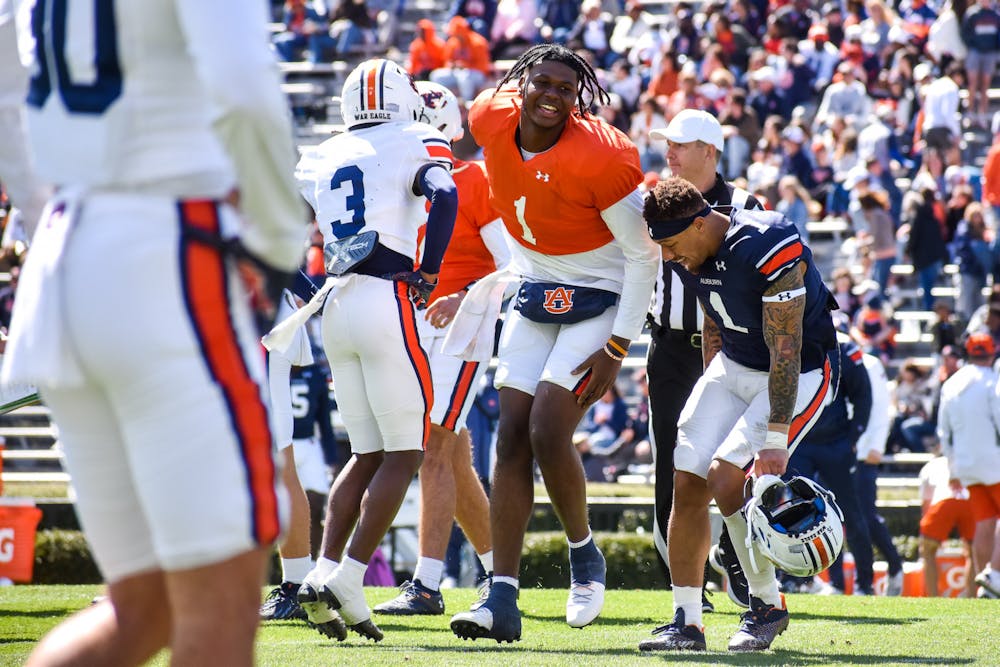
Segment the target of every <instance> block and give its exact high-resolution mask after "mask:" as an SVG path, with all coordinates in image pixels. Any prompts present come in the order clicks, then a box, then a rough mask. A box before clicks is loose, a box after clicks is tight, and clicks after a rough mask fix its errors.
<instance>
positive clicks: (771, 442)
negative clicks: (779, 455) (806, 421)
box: [761, 429, 788, 451]
mask: <svg viewBox="0 0 1000 667" xmlns="http://www.w3.org/2000/svg"><path fill="white" fill-rule="evenodd" d="M761 449H762V450H764V449H780V450H783V451H787V450H788V434H787V433H782V432H781V431H772V430H770V429H768V431H767V435H766V436H765V437H764V444H763V446H761Z"/></svg>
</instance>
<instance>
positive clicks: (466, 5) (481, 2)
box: [448, 0, 497, 39]
mask: <svg viewBox="0 0 1000 667" xmlns="http://www.w3.org/2000/svg"><path fill="white" fill-rule="evenodd" d="M496 15H497V0H454V3H453V4H452V6H451V10H450V11H449V12H448V19H449V21H450V20H451V19H452V18H454V17H456V16H461V17H462V18H464V19H465V20H466V23H467V25H468V27H469V28H471V29H472V30H473V31H475V32H476V33H478V34H479V35H480V36H481V37H483V38H484V39H489V38H490V30H491V29H492V28H493V20H494V18H496Z"/></svg>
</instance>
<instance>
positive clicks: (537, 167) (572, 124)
mask: <svg viewBox="0 0 1000 667" xmlns="http://www.w3.org/2000/svg"><path fill="white" fill-rule="evenodd" d="M520 109H521V96H520V94H519V93H518V92H517V91H516V90H514V89H507V88H505V89H503V90H501V91H500V92H498V93H497V94H496V96H495V97H494V96H493V91H492V90H487V91H485V92H483V93H481V94H480V95H479V97H478V98H476V101H475V102H474V103H473V105H472V109H471V111H470V112H469V127H470V129H471V130H472V135H473V136H474V137H475V139H476V142H477V143H478V144H479V145H480V146H482V147H483V153H484V156H485V158H486V168H487V170H488V175H489V183H490V188H491V190H492V202H493V208H495V209H496V210H497V212H498V213H499V214H500V216H501V217H502V218H503V222H504V225H505V226H506V227H507V231H509V232H510V234H511V236H513V237H514V238H515V239H516V240H517V242H518V243H520V244H521V245H522V246H524V247H525V248H530V249H532V250H535V251H537V252H540V253H544V254H547V255H570V254H574V253H579V252H585V251H587V250H593V249H595V248H600V247H601V246H603V245H605V244H607V243H609V242H611V241H612V240H613V238H614V237H613V236H612V234H611V231H610V230H609V229H608V227H607V225H606V224H605V223H604V220H603V219H602V218H601V215H600V212H601V211H602V210H604V209H606V208H608V207H609V206H611V205H612V204H614V203H616V202H618V201H620V200H622V199H623V198H625V197H626V196H627V195H628V194H629V193H631V192H632V191H633V190H635V189H636V187H637V186H638V185H639V183H641V182H642V170H641V169H640V168H639V153H638V151H637V150H636V148H635V145H634V144H632V142H631V141H629V139H628V137H626V136H625V135H624V134H623V133H621V132H619V131H618V130H617V129H615V128H614V127H612V126H610V125H608V124H607V123H606V122H604V121H603V120H601V119H599V118H595V117H592V116H587V117H586V118H580V117H579V116H577V115H575V114H574V115H571V116H570V117H569V119H568V120H567V122H566V128H565V129H564V130H563V133H562V135H561V136H560V137H559V140H558V141H557V142H556V144H555V145H554V146H553V147H552V148H550V149H549V150H547V151H545V152H544V153H541V154H539V155H536V156H535V157H533V158H531V159H530V160H524V159H523V158H522V156H521V151H520V149H519V148H518V146H517V143H516V141H515V140H514V133H515V131H516V130H517V124H518V120H519V118H520Z"/></svg>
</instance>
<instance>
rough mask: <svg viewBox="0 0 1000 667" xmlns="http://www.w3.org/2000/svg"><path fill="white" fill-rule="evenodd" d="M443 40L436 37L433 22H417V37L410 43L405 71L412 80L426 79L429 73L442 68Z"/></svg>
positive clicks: (422, 20) (423, 20)
mask: <svg viewBox="0 0 1000 667" xmlns="http://www.w3.org/2000/svg"><path fill="white" fill-rule="evenodd" d="M444 52H445V43H444V40H443V39H441V38H440V37H438V35H437V31H436V30H435V29H434V22H433V21H431V20H430V19H420V20H419V21H417V36H416V37H414V38H413V41H412V42H410V57H409V59H407V61H406V71H407V72H409V73H410V76H412V77H413V78H414V79H417V80H422V79H427V78H428V77H429V76H430V75H431V72H433V71H434V70H436V69H438V68H440V67H444V62H445V60H444Z"/></svg>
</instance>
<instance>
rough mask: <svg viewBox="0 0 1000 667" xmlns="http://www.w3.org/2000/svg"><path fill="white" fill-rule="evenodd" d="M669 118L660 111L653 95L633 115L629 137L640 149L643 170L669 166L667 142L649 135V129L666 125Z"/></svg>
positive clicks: (658, 169)
mask: <svg viewBox="0 0 1000 667" xmlns="http://www.w3.org/2000/svg"><path fill="white" fill-rule="evenodd" d="M666 126H667V119H666V118H664V116H663V114H662V113H660V107H659V105H658V104H657V103H656V100H655V99H653V98H652V97H646V99H644V100H643V101H642V104H641V105H640V106H639V110H638V111H636V112H635V114H633V116H632V127H631V128H630V129H629V138H631V139H632V142H633V143H634V144H635V146H636V148H638V149H639V162H640V164H641V167H642V171H643V172H647V171H661V170H662V169H663V168H664V167H666V166H667V161H666V157H665V155H666V153H667V142H666V141H663V140H662V139H654V138H652V137H650V136H649V131H650V130H652V129H655V128H659V127H666Z"/></svg>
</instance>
